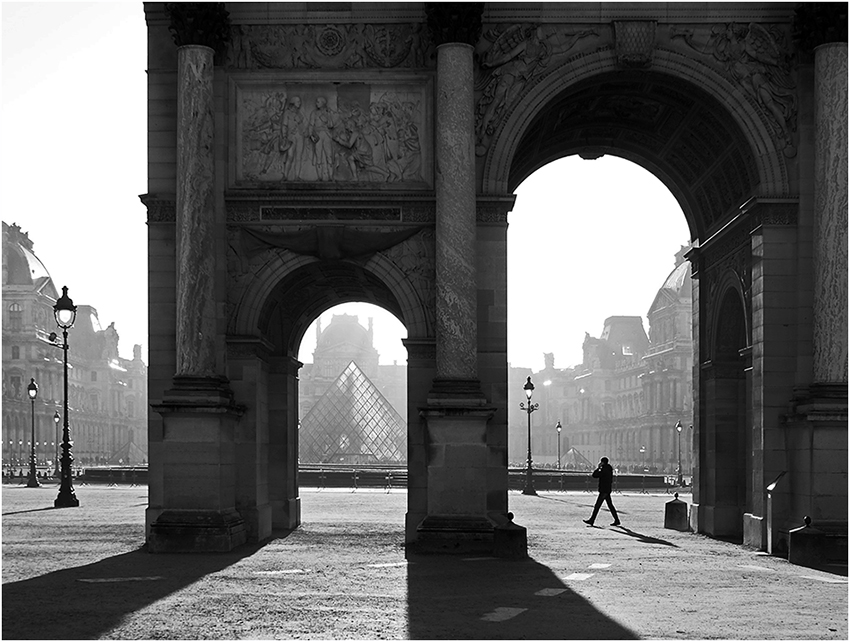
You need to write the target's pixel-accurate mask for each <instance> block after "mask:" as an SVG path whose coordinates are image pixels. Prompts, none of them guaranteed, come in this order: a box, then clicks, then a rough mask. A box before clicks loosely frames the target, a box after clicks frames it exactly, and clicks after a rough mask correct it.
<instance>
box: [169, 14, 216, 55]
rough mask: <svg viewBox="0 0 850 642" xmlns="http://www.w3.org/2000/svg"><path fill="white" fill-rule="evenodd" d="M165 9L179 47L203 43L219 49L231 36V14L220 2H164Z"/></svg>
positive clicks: (173, 36) (170, 29)
mask: <svg viewBox="0 0 850 642" xmlns="http://www.w3.org/2000/svg"><path fill="white" fill-rule="evenodd" d="M165 12H166V14H167V15H168V18H169V24H168V30H169V31H170V32H171V37H172V38H173V39H174V44H175V45H177V46H178V47H183V46H185V45H203V46H205V47H209V48H210V49H213V50H214V51H216V52H217V53H219V52H221V51H222V50H223V48H224V45H226V44H227V42H228V41H229V40H230V14H229V13H228V12H227V10H226V9H225V8H224V3H223V2H167V3H166V4H165Z"/></svg>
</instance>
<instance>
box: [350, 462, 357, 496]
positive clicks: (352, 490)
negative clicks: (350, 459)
mask: <svg viewBox="0 0 850 642" xmlns="http://www.w3.org/2000/svg"><path fill="white" fill-rule="evenodd" d="M356 491H357V469H356V468H355V469H354V488H352V489H351V492H352V493H354V492H356Z"/></svg>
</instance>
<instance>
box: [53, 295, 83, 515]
mask: <svg viewBox="0 0 850 642" xmlns="http://www.w3.org/2000/svg"><path fill="white" fill-rule="evenodd" d="M53 316H54V317H56V325H58V326H59V327H60V328H62V352H63V354H64V357H65V359H64V361H65V377H64V384H65V398H64V399H63V402H62V404H63V405H62V411H63V420H62V471H61V473H60V475H61V481H60V483H59V495H58V496H57V497H56V500H55V501H54V502H53V506H54V507H55V508H70V507H74V506H79V505H80V500H79V499H77V496H76V495H75V494H74V485H73V483H72V481H73V480H72V475H73V473H72V470H71V464H72V463H73V461H74V456H73V455H72V454H71V446H72V442H71V430H70V428H69V426H68V328H71V327H73V325H74V321H75V320H76V319H77V306H75V305H74V302H73V301H72V300H71V297H69V296H68V286H66V285H63V286H62V296H61V297H59V300H58V301H56V305H54V306H53ZM50 337H51V341H53V340H55V338H56V334H55V333H52V334H51V335H50Z"/></svg>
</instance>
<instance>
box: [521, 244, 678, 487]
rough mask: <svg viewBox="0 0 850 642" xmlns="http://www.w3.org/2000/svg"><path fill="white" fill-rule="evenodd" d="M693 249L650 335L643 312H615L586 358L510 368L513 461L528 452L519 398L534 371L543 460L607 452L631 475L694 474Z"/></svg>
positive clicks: (539, 460)
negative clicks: (533, 367) (563, 363)
mask: <svg viewBox="0 0 850 642" xmlns="http://www.w3.org/2000/svg"><path fill="white" fill-rule="evenodd" d="M689 249H690V248H685V247H683V248H682V249H681V250H680V251H679V252H677V253H676V258H675V267H674V268H673V270H672V271H671V272H670V274H669V275H668V276H667V277H666V278H665V279H664V282H663V284H662V286H661V287H660V288H659V290H658V292H657V294H656V295H655V298H654V299H653V301H652V303H651V305H650V307H649V309H648V312H647V319H648V321H649V334H648V335H647V332H646V331H645V330H644V326H643V320H642V318H641V317H638V316H612V317H609V318H608V319H606V320H605V324H604V327H603V329H602V333H601V334H600V336H599V337H598V338H597V337H592V336H590V335H589V334H588V335H586V336H585V339H584V342H583V344H582V354H583V358H582V362H581V363H580V364H578V365H575V366H572V367H569V368H556V367H555V355H554V354H551V353H550V354H546V355H544V365H545V367H544V368H543V370H540V371H538V372H531V371H530V370H528V369H523V368H512V369H511V388H510V398H511V403H510V404H509V405H510V409H511V422H510V443H509V458H510V461H511V462H512V464H514V465H518V464H520V463H521V462H523V461H524V459H525V457H526V451H527V443H526V442H527V434H526V425H525V422H526V417H525V414H526V413H525V412H523V411H522V410H520V409H519V403H520V400H521V399H522V398H523V394H522V386H523V384H524V383H525V381H526V377H528V376H531V378H532V381H533V383H534V384H535V393H534V399H535V401H536V402H537V403H539V404H540V408H539V409H538V411H537V412H535V413H532V422H533V428H532V430H533V435H532V459H533V461H534V463H535V465H542V466H546V467H551V466H553V465H555V466H557V463H558V459H557V457H558V455H557V453H558V452H559V451H560V452H561V454H562V460H561V465H562V468H565V469H578V470H583V469H585V467H586V466H589V465H592V466H593V467H595V466H596V462H598V461H599V459H600V457H608V458H609V459H610V460H611V464H612V466H614V467H615V468H616V469H617V470H618V471H619V472H623V473H625V472H632V473H638V472H643V471H645V472H648V473H651V474H667V475H673V474H677V473H678V468H679V463H680V461H681V466H682V471H683V473H684V474H685V475H686V476H690V475H691V474H692V473H693V467H694V461H693V451H694V448H693V438H694V433H693V424H694V420H693V417H694V408H693V338H692V336H691V330H692V325H691V312H692V307H693V300H692V287H691V273H690V265H689V263H688V262H687V261H686V260H685V258H684V255H685V253H686V251H687V250H689ZM613 304H615V300H614V299H612V305H613ZM558 423H560V425H561V432H560V434H559V433H558V431H557V428H556V425H557V424H558ZM677 423H679V424H680V425H681V426H682V427H683V429H682V431H681V432H679V431H677V429H676V424H677ZM559 437H560V440H561V443H560V446H559V444H558V439H559ZM570 448H573V449H575V450H576V451H577V453H578V454H579V455H580V456H581V457H583V458H584V459H585V460H586V462H585V463H584V464H583V465H581V464H580V465H578V466H577V465H576V457H575V456H573V455H572V454H571V455H570V457H569V458H568V457H567V453H568V451H569V449H570ZM641 448H643V452H641ZM579 461H581V459H580V458H579Z"/></svg>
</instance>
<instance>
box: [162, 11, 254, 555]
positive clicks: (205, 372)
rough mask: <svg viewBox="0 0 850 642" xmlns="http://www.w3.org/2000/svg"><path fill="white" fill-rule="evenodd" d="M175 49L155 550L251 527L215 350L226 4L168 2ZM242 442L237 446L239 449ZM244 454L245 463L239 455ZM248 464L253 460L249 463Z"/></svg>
mask: <svg viewBox="0 0 850 642" xmlns="http://www.w3.org/2000/svg"><path fill="white" fill-rule="evenodd" d="M166 11H167V12H169V14H170V17H171V26H170V30H171V31H172V33H173V36H174V40H175V44H177V46H178V52H177V85H178V88H177V114H176V116H177V123H176V127H177V141H176V157H177V167H176V170H177V173H176V176H175V192H176V205H175V209H176V228H177V233H176V241H177V244H176V249H175V255H176V257H175V258H176V272H177V279H176V297H175V302H176V339H175V352H176V370H177V372H176V374H175V376H174V379H173V386H172V388H171V389H170V390H166V391H165V392H164V393H163V397H162V400H161V401H158V402H153V403H152V404H151V407H152V408H153V409H154V410H155V411H156V412H158V413H160V415H162V423H163V430H162V435H161V442H160V448H159V449H158V451H157V454H156V458H157V461H154V451H151V469H152V470H155V471H156V473H157V476H156V479H154V480H152V482H151V484H152V487H153V486H156V487H157V488H158V490H157V493H156V496H157V497H158V499H159V502H160V503H159V505H158V506H155V507H154V506H153V505H151V507H150V508H149V510H148V515H149V517H154V520H153V521H152V522H151V523H150V528H149V531H148V549H149V550H150V551H151V552H153V553H158V552H224V551H229V550H231V549H233V548H235V547H236V546H238V545H240V544H242V543H244V542H245V541H246V540H247V538H248V536H249V530H250V529H249V528H248V525H246V522H245V519H244V518H243V516H242V515H241V514H240V513H239V512H238V511H237V509H236V483H237V478H238V475H237V468H238V467H239V464H240V462H239V460H238V453H237V449H236V447H235V443H236V441H237V438H238V436H237V428H238V425H239V418H240V417H241V415H242V413H243V412H244V408H242V407H239V406H237V405H236V404H235V403H234V399H233V392H232V390H231V389H230V387H229V385H228V381H227V379H226V378H225V377H224V376H223V374H222V373H223V372H224V359H222V362H221V363H219V362H218V361H217V358H216V357H217V355H216V348H215V342H216V328H217V324H218V313H217V310H218V309H219V301H218V300H217V291H216V287H215V274H216V271H215V268H216V256H217V251H216V236H217V235H218V234H223V233H224V231H223V230H218V229H217V228H216V217H215V195H216V193H217V190H220V189H221V187H220V186H217V185H216V181H215V172H214V165H215V161H214V139H215V122H214V110H215V107H214V102H213V65H214V55H215V48H216V47H218V46H220V45H221V43H222V42H223V39H224V38H226V34H227V33H228V31H229V26H228V19H227V12H226V11H225V10H224V7H223V4H222V3H169V4H168V5H166ZM244 449H245V448H243V450H244ZM243 463H244V462H243ZM248 464H250V462H248ZM249 509H250V510H249V512H250V511H254V515H253V524H252V527H253V535H254V537H255V538H258V537H261V536H262V535H263V534H264V532H265V530H269V529H266V527H265V525H261V524H264V521H263V520H264V519H265V518H264V517H262V516H261V514H260V513H261V509H262V510H265V506H262V507H257V508H256V509H255V507H253V506H251V507H249Z"/></svg>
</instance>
